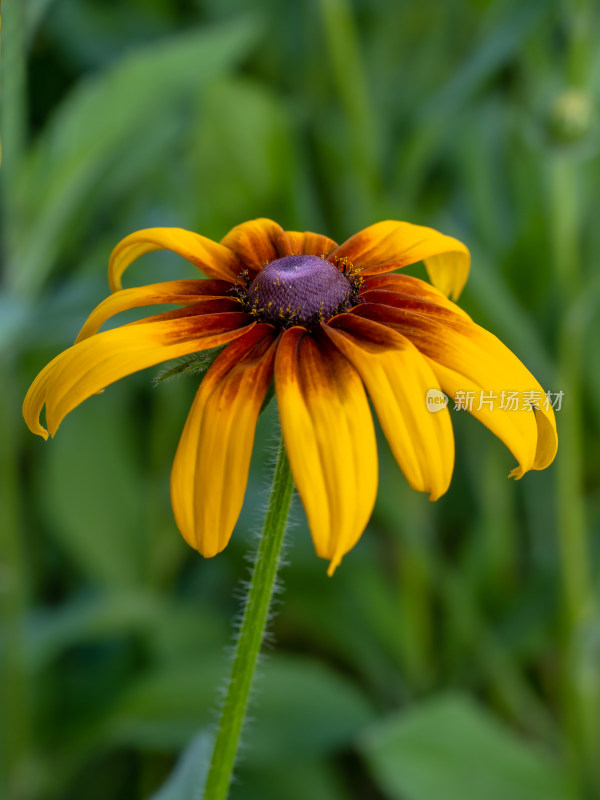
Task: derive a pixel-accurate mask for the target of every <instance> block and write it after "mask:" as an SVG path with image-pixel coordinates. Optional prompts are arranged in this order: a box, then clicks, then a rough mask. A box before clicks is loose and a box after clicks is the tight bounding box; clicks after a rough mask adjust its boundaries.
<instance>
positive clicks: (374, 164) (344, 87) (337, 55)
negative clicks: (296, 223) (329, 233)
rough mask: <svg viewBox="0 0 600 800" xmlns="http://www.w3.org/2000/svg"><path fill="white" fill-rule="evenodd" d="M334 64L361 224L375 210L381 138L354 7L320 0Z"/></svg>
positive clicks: (344, 2) (342, 1) (341, 0)
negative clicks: (378, 134)
mask: <svg viewBox="0 0 600 800" xmlns="http://www.w3.org/2000/svg"><path fill="white" fill-rule="evenodd" d="M317 6H318V10H319V13H320V16H321V23H322V26H323V32H324V35H325V40H326V50H327V53H328V55H329V58H330V61H331V69H332V78H333V81H334V88H335V91H336V92H337V95H338V100H339V104H340V108H341V110H342V112H343V115H344V116H345V118H346V127H347V129H346V131H345V132H344V133H345V135H347V136H348V137H349V142H350V148H351V156H350V157H351V159H352V164H353V172H354V174H355V176H356V185H355V186H354V187H353V188H354V192H355V195H354V196H353V203H354V207H353V209H352V210H353V212H354V213H355V214H356V222H357V223H360V222H361V221H362V220H364V219H365V217H367V216H370V215H371V214H372V213H373V208H375V207H376V201H377V200H378V195H377V180H378V177H379V168H378V160H379V153H378V149H377V146H378V136H377V130H376V126H375V119H376V115H375V114H374V113H373V109H372V107H371V101H370V98H369V90H368V85H367V77H366V72H365V68H364V63H363V58H362V54H361V52H360V42H359V37H358V32H357V29H356V24H355V21H354V17H353V13H352V8H351V4H350V3H349V2H348V0H319V2H318V3H317Z"/></svg>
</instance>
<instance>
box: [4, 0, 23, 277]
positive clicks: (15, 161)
mask: <svg viewBox="0 0 600 800" xmlns="http://www.w3.org/2000/svg"><path fill="white" fill-rule="evenodd" d="M1 12H2V32H1V34H0V36H1V39H0V80H1V86H2V89H1V92H0V113H1V118H0V138H1V141H2V168H1V170H0V179H1V187H2V198H1V199H2V215H3V225H2V227H3V239H4V247H3V250H4V270H5V274H4V279H5V280H6V278H7V276H8V273H9V272H10V270H11V264H13V263H14V258H15V254H16V248H17V244H18V241H19V236H20V231H21V227H20V223H21V220H20V218H19V203H18V199H17V198H18V192H17V184H18V180H19V173H20V169H21V162H22V158H23V151H24V148H25V129H26V119H27V107H26V83H25V53H24V44H23V42H24V39H23V36H24V34H23V13H24V12H23V3H22V2H21V0H2V5H1Z"/></svg>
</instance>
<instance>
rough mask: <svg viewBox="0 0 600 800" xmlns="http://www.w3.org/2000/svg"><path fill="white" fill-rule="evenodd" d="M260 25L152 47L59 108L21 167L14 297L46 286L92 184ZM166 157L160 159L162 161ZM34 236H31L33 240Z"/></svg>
mask: <svg viewBox="0 0 600 800" xmlns="http://www.w3.org/2000/svg"><path fill="white" fill-rule="evenodd" d="M257 31H258V28H257V25H256V23H255V21H254V20H252V19H250V18H244V19H240V20H237V21H235V22H233V23H232V22H229V23H226V24H225V23H224V24H221V25H214V26H211V27H206V28H203V29H201V30H192V31H188V32H186V33H183V34H179V35H177V36H173V37H171V38H170V39H168V40H167V41H165V42H159V43H156V42H153V43H152V44H151V45H148V46H146V47H143V48H139V49H138V50H136V51H134V52H133V53H132V54H130V55H127V56H126V57H124V58H123V59H122V60H120V61H119V62H118V63H117V64H116V65H115V66H113V67H112V68H111V69H109V70H107V71H106V72H104V73H102V74H100V75H99V76H98V75H95V76H92V77H91V78H87V79H84V80H82V81H80V83H79V84H78V85H77V86H76V88H75V89H74V90H73V91H72V92H71V94H70V95H69V96H68V98H67V100H66V101H65V102H64V103H63V104H62V106H60V107H59V109H58V111H57V112H56V113H55V116H54V118H53V119H52V121H51V123H50V125H49V126H48V127H47V128H46V130H45V131H44V133H43V134H42V137H41V139H40V140H39V142H38V144H37V147H36V148H35V150H34V152H33V154H32V155H31V157H30V159H29V163H28V164H27V165H26V170H25V176H24V179H23V181H22V184H21V187H20V189H21V195H20V202H21V204H22V205H23V207H24V209H25V220H26V221H25V224H24V226H23V230H22V231H21V235H20V237H19V243H18V245H19V253H18V259H17V263H18V265H19V268H18V270H16V269H14V270H13V274H12V276H11V277H12V285H13V288H14V289H15V290H16V291H17V293H19V292H21V293H23V294H28V295H30V296H31V295H33V294H34V293H35V292H36V291H37V290H39V288H40V287H41V285H42V284H43V282H44V280H45V278H46V277H47V275H48V273H49V272H50V270H51V269H52V267H53V265H54V263H55V260H56V258H57V257H58V255H59V253H60V250H61V247H62V245H63V242H64V239H65V238H66V237H67V236H68V235H69V233H70V227H71V226H70V222H71V220H72V217H73V216H74V215H75V214H76V213H78V211H79V208H80V206H81V205H84V206H86V207H88V208H89V207H91V206H92V205H93V204H94V203H96V202H98V199H99V198H98V192H97V191H96V189H97V187H96V183H97V181H99V180H100V179H101V178H102V177H103V176H104V175H105V174H106V173H107V172H118V171H119V170H121V169H122V168H123V167H124V166H125V165H126V163H127V161H128V158H129V153H131V154H135V152H136V150H137V148H139V145H140V143H142V142H143V141H144V140H145V138H146V136H147V131H148V130H150V129H153V128H154V127H155V126H157V125H161V124H162V120H163V119H164V118H165V117H168V116H169V115H171V114H172V113H173V111H174V108H176V107H178V106H179V105H180V104H181V102H182V100H188V101H189V100H191V99H193V98H196V97H197V96H198V93H199V91H200V90H201V89H202V87H203V86H204V85H205V84H206V83H208V82H209V81H211V80H212V79H214V78H215V77H217V76H219V75H222V74H223V73H224V72H226V71H227V70H228V69H230V68H231V67H232V66H233V65H234V64H236V63H237V62H238V61H239V60H240V59H241V58H242V57H243V56H244V54H245V53H246V52H247V51H248V50H249V49H250V47H251V46H252V44H253V43H254V42H255V40H256V35H257ZM166 157H167V156H166V155H165V158H166ZM32 231H33V232H35V235H32Z"/></svg>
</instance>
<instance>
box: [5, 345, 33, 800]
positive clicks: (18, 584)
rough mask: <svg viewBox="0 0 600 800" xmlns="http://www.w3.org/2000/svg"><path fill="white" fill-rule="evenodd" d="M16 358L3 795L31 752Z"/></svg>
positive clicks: (9, 388)
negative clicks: (16, 411) (25, 640)
mask: <svg viewBox="0 0 600 800" xmlns="http://www.w3.org/2000/svg"><path fill="white" fill-rule="evenodd" d="M13 374H14V363H13V360H12V359H8V358H4V359H3V358H2V357H1V355H0V379H1V385H2V387H3V389H2V392H1V393H0V442H2V446H1V447H0V475H2V481H0V552H1V553H2V561H3V564H2V575H1V580H0V627H2V629H3V633H4V636H3V638H4V642H3V644H4V646H3V648H2V656H1V658H0V706H1V707H2V715H1V724H0V796H2V797H6V798H8V799H9V800H10V798H16V797H18V796H20V791H22V790H23V786H22V785H21V776H22V775H24V774H26V771H27V770H26V762H27V759H28V757H29V755H30V752H31V748H30V740H31V734H32V726H31V703H30V683H29V677H28V675H29V669H28V664H27V657H26V653H25V642H24V627H25V612H26V608H27V601H28V572H27V562H26V556H25V543H24V541H23V537H22V523H21V514H20V511H21V509H20V502H19V480H18V474H17V468H18V463H19V458H18V433H17V430H16V429H15V419H16V415H15V409H16V408H17V407H18V402H17V399H16V398H17V391H16V387H15V386H14V380H13V378H12V376H13Z"/></svg>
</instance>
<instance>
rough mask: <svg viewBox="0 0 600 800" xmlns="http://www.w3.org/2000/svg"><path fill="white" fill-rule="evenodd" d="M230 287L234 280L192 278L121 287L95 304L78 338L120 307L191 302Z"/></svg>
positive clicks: (101, 322)
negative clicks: (131, 287)
mask: <svg viewBox="0 0 600 800" xmlns="http://www.w3.org/2000/svg"><path fill="white" fill-rule="evenodd" d="M230 288H231V284H230V283H227V282H226V281H219V280H197V279H191V280H183V281H166V282H165V283H152V284H149V285H148V286H139V287H136V288H135V289H121V290H120V291H117V292H115V293H114V294H111V295H109V296H108V297H107V298H106V299H105V300H103V301H102V302H101V303H100V304H99V305H97V306H96V308H95V309H94V310H93V311H92V313H91V314H90V315H89V317H88V318H87V320H86V321H85V323H84V325H83V327H82V329H81V330H80V331H79V335H78V336H77V339H76V341H78V342H79V341H81V340H82V339H87V338H88V336H92V335H93V334H94V333H97V332H98V330H99V328H100V326H101V325H103V323H105V322H106V320H107V319H110V318H111V317H113V316H114V315H115V314H119V313H120V312H121V311H127V310H129V309H130V308H139V307H141V306H149V305H191V304H192V303H198V302H199V301H201V300H212V299H214V298H216V297H223V296H224V295H225V294H226V293H227V291H228V290H229V289H230Z"/></svg>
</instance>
